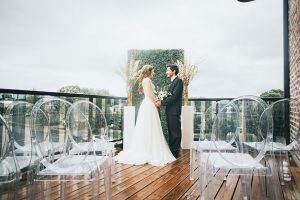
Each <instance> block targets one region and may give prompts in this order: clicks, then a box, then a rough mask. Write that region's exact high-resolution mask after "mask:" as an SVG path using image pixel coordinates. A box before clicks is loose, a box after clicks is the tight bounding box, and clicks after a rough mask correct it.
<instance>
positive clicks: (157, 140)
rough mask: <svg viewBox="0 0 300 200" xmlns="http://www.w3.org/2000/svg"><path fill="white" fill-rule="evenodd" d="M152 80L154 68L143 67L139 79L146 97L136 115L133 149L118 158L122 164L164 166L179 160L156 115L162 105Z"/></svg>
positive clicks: (140, 87) (140, 89)
mask: <svg viewBox="0 0 300 200" xmlns="http://www.w3.org/2000/svg"><path fill="white" fill-rule="evenodd" d="M153 76H154V67H153V66H151V65H144V66H143V68H142V69H141V74H140V77H139V92H140V93H144V95H145V98H144V99H143V101H142V103H141V106H140V109H139V112H138V115H137V120H136V125H135V128H134V132H133V135H132V140H131V143H130V146H129V148H128V150H124V151H122V152H120V153H119V154H118V155H117V156H116V160H117V161H118V162H119V163H124V164H135V165H142V164H145V163H149V164H151V165H154V166H162V165H165V164H167V163H170V162H173V161H174V160H176V159H175V157H174V156H173V155H172V153H171V151H170V149H169V147H168V144H167V142H166V140H165V137H164V135H163V131H162V127H161V123H160V118H159V115H158V111H157V107H158V106H160V105H159V101H158V99H157V98H156V97H155V95H154V85H153V83H152V80H151V79H152V78H153ZM156 106H157V107H156Z"/></svg>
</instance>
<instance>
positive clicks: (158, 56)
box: [128, 49, 184, 141]
mask: <svg viewBox="0 0 300 200" xmlns="http://www.w3.org/2000/svg"><path fill="white" fill-rule="evenodd" d="M131 59H133V60H140V68H141V67H142V66H143V65H145V64H149V65H152V66H154V69H155V77H154V80H153V83H154V85H155V86H158V87H163V86H168V85H169V84H170V83H171V81H170V80H169V79H168V78H167V76H166V65H167V64H170V63H175V62H176V60H181V61H183V59H184V50H183V49H170V50H161V49H154V50H134V49H132V50H129V51H128V61H130V60H131ZM143 98H144V95H143V94H139V93H138V83H136V84H135V86H134V89H133V105H134V106H136V112H137V111H138V109H139V107H140V104H141V101H142V100H143ZM160 116H161V123H162V128H163V132H164V135H165V137H166V139H167V141H168V131H167V130H168V129H167V123H166V115H165V107H161V109H160Z"/></svg>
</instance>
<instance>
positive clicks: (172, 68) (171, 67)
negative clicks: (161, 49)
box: [167, 64, 179, 75]
mask: <svg viewBox="0 0 300 200" xmlns="http://www.w3.org/2000/svg"><path fill="white" fill-rule="evenodd" d="M168 67H169V68H170V70H171V71H172V72H173V71H175V74H176V75H177V74H178V72H179V69H178V66H177V65H175V64H168V65H167V68H168Z"/></svg>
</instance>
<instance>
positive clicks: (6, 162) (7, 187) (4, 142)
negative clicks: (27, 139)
mask: <svg viewBox="0 0 300 200" xmlns="http://www.w3.org/2000/svg"><path fill="white" fill-rule="evenodd" d="M19 174H20V169H19V167H18V165H17V161H16V158H15V153H14V142H13V139H12V138H11V134H10V130H9V127H8V126H7V123H6V121H5V119H4V118H3V117H2V116H1V115H0V185H1V187H0V199H2V195H3V196H5V199H15V196H16V191H15V189H16V188H17V186H18V183H19V176H20V175H19Z"/></svg>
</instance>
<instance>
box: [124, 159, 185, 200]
mask: <svg viewBox="0 0 300 200" xmlns="http://www.w3.org/2000/svg"><path fill="white" fill-rule="evenodd" d="M182 160H183V161H184V162H185V163H184V164H185V165H187V164H188V162H189V159H188V157H187V156H185V157H184V158H182ZM179 161H181V160H180V159H178V160H176V161H175V162H174V163H172V165H167V166H165V167H163V168H162V169H161V170H160V171H158V172H157V173H156V174H153V175H151V176H150V177H148V178H147V179H145V180H142V181H140V182H139V183H138V184H136V185H134V186H132V187H134V189H132V188H129V189H130V190H128V191H126V194H127V196H129V195H130V194H132V193H133V192H134V194H133V195H132V196H130V198H128V199H131V200H132V199H142V198H144V197H147V196H149V195H150V194H151V193H153V192H154V191H156V190H157V189H159V188H160V187H162V186H163V185H164V184H165V183H166V182H168V181H170V180H171V179H173V178H174V177H176V175H177V174H179V173H181V171H182V170H184V169H183V165H182V164H181V163H180V162H179ZM122 197H123V198H122V199H124V198H125V197H126V196H124V195H123V196H122Z"/></svg>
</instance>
